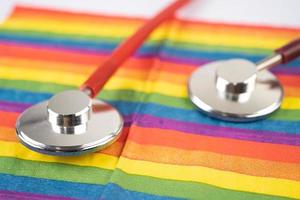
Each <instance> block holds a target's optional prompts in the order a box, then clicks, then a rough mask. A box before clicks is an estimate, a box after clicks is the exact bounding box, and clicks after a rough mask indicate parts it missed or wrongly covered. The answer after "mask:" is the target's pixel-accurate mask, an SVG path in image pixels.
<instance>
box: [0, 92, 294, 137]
mask: <svg viewBox="0 0 300 200" xmlns="http://www.w3.org/2000/svg"><path fill="white" fill-rule="evenodd" d="M50 96H51V94H48V93H34V92H29V91H21V90H11V89H0V101H7V102H15V103H29V104H35V103H37V102H40V101H43V100H47V99H49V97H50ZM174 98H175V97H174ZM108 102H109V103H111V104H112V105H114V106H115V107H116V108H118V110H119V111H120V112H121V113H122V114H123V115H132V114H134V113H138V114H147V115H152V116H156V117H161V118H168V119H174V120H178V121H186V122H193V123H198V124H209V125H214V126H220V127H232V128H242V129H252V130H258V131H261V130H266V131H274V132H283V133H290V134H300V123H299V121H277V120H268V119H264V120H260V121H256V122H250V123H233V122H224V121H221V120H215V119H212V118H210V117H207V116H206V115H204V114H201V113H200V112H199V111H197V110H196V109H194V110H186V109H180V108H174V107H167V106H162V105H159V104H154V103H143V102H135V103H133V102H123V101H108ZM138 107H142V109H138V110H137V108H138Z"/></svg>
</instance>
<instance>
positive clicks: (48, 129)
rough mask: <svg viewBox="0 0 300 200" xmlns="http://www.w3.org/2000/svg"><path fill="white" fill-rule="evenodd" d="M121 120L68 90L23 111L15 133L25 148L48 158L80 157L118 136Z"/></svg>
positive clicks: (81, 94)
mask: <svg viewBox="0 0 300 200" xmlns="http://www.w3.org/2000/svg"><path fill="white" fill-rule="evenodd" d="M122 127H123V119H122V117H121V115H120V114H119V112H118V111H117V110H116V109H115V108H114V107H113V106H111V105H109V104H107V103H105V102H103V101H100V100H97V99H91V98H90V97H89V96H88V95H86V94H85V93H84V92H82V91H79V90H69V91H64V92H60V93H58V94H56V95H54V96H53V97H52V98H51V99H49V100H48V101H44V102H41V103H38V104H36V105H34V106H32V107H30V108H28V109H27V110H25V111H24V112H23V113H22V114H21V115H20V117H19V118H18V120H17V123H16V131H17V136H18V137H19V139H20V140H21V142H22V143H23V144H24V145H25V146H27V147H28V148H30V149H32V150H34V151H37V152H40V153H44V154H50V155H65V156H69V155H80V154H83V153H87V152H92V151H96V150H99V149H103V148H105V147H107V146H108V145H110V144H111V143H112V142H114V141H115V140H116V139H117V138H118V136H119V135H120V133H121V130H122Z"/></svg>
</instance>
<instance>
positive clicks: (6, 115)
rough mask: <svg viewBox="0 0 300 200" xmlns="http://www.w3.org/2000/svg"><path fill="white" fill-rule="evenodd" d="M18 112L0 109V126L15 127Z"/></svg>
mask: <svg viewBox="0 0 300 200" xmlns="http://www.w3.org/2000/svg"><path fill="white" fill-rule="evenodd" d="M18 116H19V113H15V112H5V111H0V119H1V122H0V123H1V126H7V127H15V124H16V121H17V118H18Z"/></svg>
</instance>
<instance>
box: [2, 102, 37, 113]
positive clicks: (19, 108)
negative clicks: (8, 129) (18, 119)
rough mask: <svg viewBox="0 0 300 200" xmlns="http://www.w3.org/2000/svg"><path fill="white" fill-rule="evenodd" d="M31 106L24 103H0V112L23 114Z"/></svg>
mask: <svg viewBox="0 0 300 200" xmlns="http://www.w3.org/2000/svg"><path fill="white" fill-rule="evenodd" d="M30 106H31V104H24V103H22V104H21V103H12V102H5V101H1V102H0V110H2V111H9V112H23V111H24V110H25V109H27V108H28V107H30Z"/></svg>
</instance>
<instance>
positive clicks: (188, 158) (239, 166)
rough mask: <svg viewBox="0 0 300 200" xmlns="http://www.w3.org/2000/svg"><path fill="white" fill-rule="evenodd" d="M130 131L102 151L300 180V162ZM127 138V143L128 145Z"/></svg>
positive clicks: (10, 137) (9, 137)
mask: <svg viewBox="0 0 300 200" xmlns="http://www.w3.org/2000/svg"><path fill="white" fill-rule="evenodd" d="M128 131H129V128H125V129H124V130H123V133H122V134H121V137H120V138H119V139H118V140H117V141H116V142H115V143H113V144H112V145H111V146H109V147H108V148H106V149H103V150H101V151H99V153H100V152H101V153H102V154H103V153H104V154H109V155H113V156H116V157H120V156H121V153H122V156H123V157H127V158H130V159H137V160H146V161H152V162H158V163H168V164H176V165H193V166H204V167H210V168H215V169H220V170H225V171H233V172H238V173H243V174H249V175H253V176H266V177H275V178H285V179H291V180H300V174H299V173H298V171H299V169H300V165H299V164H291V163H279V162H272V161H265V160H257V159H252V158H244V157H239V156H232V155H222V154H217V153H212V152H205V151H194V150H184V149H178V148H172V147H164V146H156V145H141V144H138V143H135V142H133V141H130V140H127V141H126V137H127V134H128ZM0 133H1V134H0V140H6V141H13V142H18V140H17V138H16V134H15V130H14V129H12V128H6V127H0ZM125 141H126V145H125V147H124V144H125ZM123 147H124V150H123ZM249 166H251V167H249Z"/></svg>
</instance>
